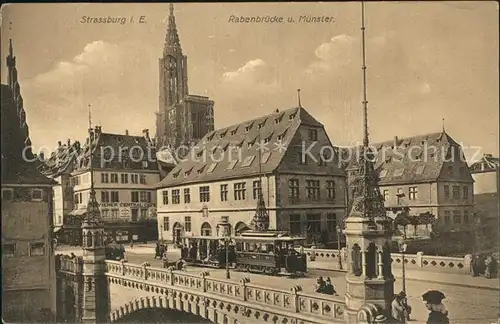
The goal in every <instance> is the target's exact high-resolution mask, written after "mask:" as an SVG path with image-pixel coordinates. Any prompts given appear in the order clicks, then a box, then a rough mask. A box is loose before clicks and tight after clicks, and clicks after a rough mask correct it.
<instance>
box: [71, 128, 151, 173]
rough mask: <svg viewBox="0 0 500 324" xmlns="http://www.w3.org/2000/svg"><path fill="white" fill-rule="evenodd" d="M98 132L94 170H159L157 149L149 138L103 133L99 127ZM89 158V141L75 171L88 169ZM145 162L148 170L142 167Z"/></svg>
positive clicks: (78, 158) (95, 138) (94, 142)
mask: <svg viewBox="0 0 500 324" xmlns="http://www.w3.org/2000/svg"><path fill="white" fill-rule="evenodd" d="M96 130H97V131H96V132H95V135H93V136H95V137H94V139H93V140H92V148H93V151H92V157H93V163H92V166H93V167H94V168H109V169H130V170H137V169H143V170H154V171H156V170H158V165H157V163H156V149H155V147H154V146H153V145H152V143H151V141H150V139H149V138H146V137H144V136H133V135H123V134H111V133H102V132H101V128H100V126H97V127H96ZM89 157H90V149H89V140H88V139H87V140H86V142H85V144H84V146H83V147H82V150H81V153H80V154H79V155H78V157H77V166H76V168H77V170H75V171H79V170H81V169H86V168H88V166H89ZM106 161H109V162H106ZM144 161H148V166H147V167H146V168H144V167H143V166H142V162H144Z"/></svg>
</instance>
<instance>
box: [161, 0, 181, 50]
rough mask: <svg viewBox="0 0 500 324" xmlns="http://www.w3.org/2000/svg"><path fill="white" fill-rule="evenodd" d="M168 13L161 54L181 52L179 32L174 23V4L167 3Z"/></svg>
mask: <svg viewBox="0 0 500 324" xmlns="http://www.w3.org/2000/svg"><path fill="white" fill-rule="evenodd" d="M169 11H170V14H169V16H168V26H167V34H166V35H165V47H164V49H163V55H164V56H167V55H172V54H176V53H182V49H181V44H180V41H179V34H178V33H177V26H176V24H175V16H174V5H173V4H172V3H171V4H169Z"/></svg>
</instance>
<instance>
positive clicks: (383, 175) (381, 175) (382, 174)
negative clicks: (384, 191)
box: [379, 170, 387, 178]
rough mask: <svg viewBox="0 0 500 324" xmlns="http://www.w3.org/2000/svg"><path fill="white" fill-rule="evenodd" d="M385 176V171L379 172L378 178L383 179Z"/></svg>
mask: <svg viewBox="0 0 500 324" xmlns="http://www.w3.org/2000/svg"><path fill="white" fill-rule="evenodd" d="M386 176H387V170H382V171H380V174H379V177H380V178H385V177H386Z"/></svg>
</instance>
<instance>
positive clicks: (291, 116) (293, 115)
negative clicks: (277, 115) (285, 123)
mask: <svg viewBox="0 0 500 324" xmlns="http://www.w3.org/2000/svg"><path fill="white" fill-rule="evenodd" d="M295 116H297V113H293V114H291V115H290V116H288V119H290V120H292V119H294V118H295Z"/></svg>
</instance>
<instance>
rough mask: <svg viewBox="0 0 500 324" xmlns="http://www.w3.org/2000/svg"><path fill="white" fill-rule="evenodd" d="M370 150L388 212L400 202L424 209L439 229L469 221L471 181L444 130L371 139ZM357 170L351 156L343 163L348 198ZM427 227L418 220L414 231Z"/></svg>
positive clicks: (465, 226)
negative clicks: (381, 141)
mask: <svg viewBox="0 0 500 324" xmlns="http://www.w3.org/2000/svg"><path fill="white" fill-rule="evenodd" d="M353 150H354V149H353ZM372 150H374V151H375V153H376V155H375V158H376V161H375V168H376V170H377V174H378V177H379V179H380V181H379V186H380V192H381V194H382V195H383V197H384V205H385V207H386V209H387V212H388V215H389V216H392V217H395V216H396V214H397V213H399V212H400V210H401V208H402V207H408V208H409V209H410V211H409V216H416V215H419V214H423V213H426V212H428V213H431V214H432V215H434V216H435V217H436V223H435V224H434V228H435V229H436V230H439V231H453V230H464V229H468V228H469V227H470V224H471V223H472V214H473V210H474V187H473V183H474V181H473V179H472V176H471V174H470V171H469V168H468V165H467V162H466V160H465V156H464V154H463V152H462V148H461V147H460V145H459V144H458V143H457V142H456V141H454V140H453V139H452V138H451V137H450V136H449V135H448V134H447V133H446V132H444V131H443V132H440V133H434V134H427V135H419V136H414V137H409V138H402V139H400V138H397V137H395V138H394V140H393V141H387V142H383V143H377V144H373V145H372ZM352 156H356V153H355V152H354V153H353V154H352ZM357 170H358V166H357V162H356V159H355V158H354V159H353V160H352V161H351V162H350V163H349V165H348V167H347V172H348V177H349V180H348V183H349V199H350V198H351V197H352V191H353V190H354V189H355V186H356V183H355V174H356V172H357ZM428 231H429V229H428V228H427V227H426V226H425V225H423V226H419V230H418V232H417V233H414V234H417V235H420V234H423V235H426V234H428ZM410 234H411V233H410Z"/></svg>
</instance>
